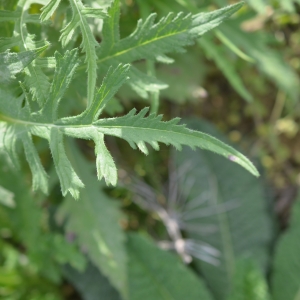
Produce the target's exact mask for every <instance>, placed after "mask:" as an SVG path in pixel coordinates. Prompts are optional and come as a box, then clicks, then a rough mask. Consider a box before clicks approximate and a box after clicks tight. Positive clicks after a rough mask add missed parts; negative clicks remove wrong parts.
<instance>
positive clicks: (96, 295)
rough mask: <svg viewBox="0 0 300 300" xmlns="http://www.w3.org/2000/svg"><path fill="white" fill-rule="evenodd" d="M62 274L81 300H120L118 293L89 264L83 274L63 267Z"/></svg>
mask: <svg viewBox="0 0 300 300" xmlns="http://www.w3.org/2000/svg"><path fill="white" fill-rule="evenodd" d="M63 273H64V275H65V276H66V278H67V279H68V280H69V281H70V282H71V283H72V285H73V286H74V287H75V288H76V290H77V291H78V292H79V293H80V295H81V297H82V299H83V300H99V299H107V300H121V297H120V295H119V294H118V292H117V291H116V290H115V289H114V288H113V286H112V285H110V283H109V281H108V280H107V278H105V277H104V276H103V275H102V274H101V273H100V272H99V270H98V269H97V268H96V267H95V266H93V265H91V264H89V265H88V267H87V269H86V270H85V271H84V272H83V273H79V272H78V271H77V270H75V269H73V268H70V267H65V268H64V269H63Z"/></svg>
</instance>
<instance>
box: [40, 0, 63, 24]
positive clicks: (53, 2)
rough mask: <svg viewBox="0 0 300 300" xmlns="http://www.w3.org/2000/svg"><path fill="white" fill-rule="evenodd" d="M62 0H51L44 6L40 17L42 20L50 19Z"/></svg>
mask: <svg viewBox="0 0 300 300" xmlns="http://www.w3.org/2000/svg"><path fill="white" fill-rule="evenodd" d="M60 1H61V0H50V1H49V2H48V4H47V5H45V6H44V7H43V8H42V13H41V15H40V18H41V20H42V21H46V20H48V19H50V17H51V16H52V15H53V13H54V12H55V10H56V9H57V7H58V5H59V3H60Z"/></svg>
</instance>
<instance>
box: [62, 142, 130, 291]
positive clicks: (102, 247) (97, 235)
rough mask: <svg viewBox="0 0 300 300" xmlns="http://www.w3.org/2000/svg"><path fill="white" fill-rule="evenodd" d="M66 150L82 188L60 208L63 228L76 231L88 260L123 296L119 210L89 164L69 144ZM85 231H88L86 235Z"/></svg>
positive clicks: (122, 254)
mask: <svg viewBox="0 0 300 300" xmlns="http://www.w3.org/2000/svg"><path fill="white" fill-rule="evenodd" d="M67 150H68V151H67V152H68V155H69V157H70V160H71V162H72V164H73V166H74V168H75V170H76V172H77V173H78V174H79V175H80V176H81V177H82V179H83V182H84V184H85V189H84V190H83V191H82V192H81V193H80V201H74V200H73V199H72V198H70V197H68V198H67V199H66V200H65V202H64V203H63V205H62V206H61V208H60V210H59V215H58V218H59V219H61V218H66V225H65V229H66V230H67V231H68V232H71V233H75V235H76V237H77V240H78V243H79V244H80V245H81V247H82V248H83V249H84V250H85V251H86V253H87V255H88V256H89V258H90V260H91V261H92V262H93V264H94V265H95V266H97V268H99V270H101V272H102V273H103V274H104V275H105V276H107V277H108V279H109V280H110V282H111V283H112V285H113V286H114V287H116V288H117V290H118V291H119V292H120V293H121V294H122V295H123V296H124V295H126V294H127V291H126V289H127V288H126V260H127V259H126V252H125V246H124V242H125V236H124V233H123V232H122V229H121V227H120V225H119V222H120V220H121V217H122V215H121V212H120V209H119V206H118V204H117V203H116V202H114V201H113V200H112V199H110V198H109V197H108V196H106V195H105V193H104V192H103V191H102V190H101V187H102V185H101V184H100V183H99V182H97V179H96V178H95V177H94V176H93V174H92V171H91V168H90V164H89V163H88V161H87V160H86V159H84V158H83V156H82V155H81V154H80V153H79V152H78V150H77V151H76V148H74V147H71V146H70V144H68V147H67ZM87 233H88V234H87Z"/></svg>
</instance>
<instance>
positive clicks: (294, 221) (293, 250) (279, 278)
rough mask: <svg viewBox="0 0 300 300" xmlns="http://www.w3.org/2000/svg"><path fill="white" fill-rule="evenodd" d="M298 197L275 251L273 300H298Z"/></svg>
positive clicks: (299, 282)
mask: <svg viewBox="0 0 300 300" xmlns="http://www.w3.org/2000/svg"><path fill="white" fill-rule="evenodd" d="M299 252H300V195H299V194H298V196H297V198H296V200H295V203H294V205H293V208H292V214H291V218H290V224H289V228H288V229H287V230H286V232H285V233H283V235H282V236H281V238H280V239H279V241H278V244H277V246H276V249H275V257H274V263H273V267H272V270H273V273H272V278H271V283H272V295H273V298H274V300H282V299H285V300H298V299H300V281H299V277H300V260H299Z"/></svg>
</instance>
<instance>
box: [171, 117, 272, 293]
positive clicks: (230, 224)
mask: <svg viewBox="0 0 300 300" xmlns="http://www.w3.org/2000/svg"><path fill="white" fill-rule="evenodd" d="M188 125H189V126H190V127H191V128H193V129H197V130H202V131H204V132H208V133H210V134H213V135H214V136H216V137H218V138H220V139H221V140H223V141H226V139H225V138H224V137H222V135H221V134H220V133H219V132H218V131H217V130H216V129H214V128H213V127H212V126H211V125H208V124H207V123H205V122H203V121H199V120H196V119H195V120H193V121H192V120H191V121H189V122H188ZM174 157H175V161H176V166H177V169H178V173H179V174H181V176H180V179H179V183H178V185H179V189H180V195H181V198H182V199H183V201H184V203H185V205H184V207H183V208H182V209H180V210H179V211H178V218H179V221H178V222H179V223H180V224H181V226H182V228H183V230H184V231H185V232H186V236H187V238H189V239H192V240H194V241H195V243H205V244H208V245H210V246H211V247H213V248H215V249H216V250H218V251H219V252H220V253H221V254H220V256H219V257H217V258H218V260H219V263H218V264H215V265H213V264H210V263H208V262H205V261H201V260H196V265H197V266H198V267H199V269H200V270H201V274H202V275H203V277H204V278H205V279H206V281H207V283H208V286H209V287H210V288H211V290H212V291H213V293H214V295H215V297H216V299H225V298H226V296H227V294H228V292H229V290H230V288H231V286H232V283H233V277H234V274H235V269H236V262H237V261H238V260H239V259H240V258H242V257H249V258H252V259H253V260H254V261H255V262H256V263H257V264H258V265H259V266H260V267H261V268H262V269H265V268H266V263H267V259H268V256H269V253H268V249H269V246H270V242H271V239H272V235H273V234H272V222H271V216H270V215H269V213H268V212H267V203H266V199H265V195H264V190H263V185H262V182H261V181H258V180H257V179H256V178H255V177H253V176H251V175H250V174H249V173H247V172H244V171H243V170H242V169H241V168H238V167H237V166H236V165H234V164H232V163H231V161H230V160H234V157H232V156H229V157H228V160H224V159H223V158H221V157H220V156H215V155H213V154H212V153H210V152H206V151H202V150H200V149H199V150H196V151H191V150H190V149H188V148H184V149H183V150H182V152H174ZM206 228H207V230H209V231H208V232H207V231H206ZM202 229H203V230H202ZM190 254H191V255H192V256H194V257H197V256H198V253H197V251H192V252H191V253H190Z"/></svg>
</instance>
